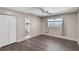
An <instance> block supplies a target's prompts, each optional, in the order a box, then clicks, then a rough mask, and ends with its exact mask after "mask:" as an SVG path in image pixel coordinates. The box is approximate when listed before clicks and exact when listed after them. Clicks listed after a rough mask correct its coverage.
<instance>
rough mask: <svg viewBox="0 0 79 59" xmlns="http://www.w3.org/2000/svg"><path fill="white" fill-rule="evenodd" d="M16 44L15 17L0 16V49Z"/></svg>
mask: <svg viewBox="0 0 79 59" xmlns="http://www.w3.org/2000/svg"><path fill="white" fill-rule="evenodd" d="M14 42H16V16H11V15H5V14H0V47H2V46H5V45H8V44H11V43H14Z"/></svg>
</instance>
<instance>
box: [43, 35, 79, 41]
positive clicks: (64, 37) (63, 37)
mask: <svg viewBox="0 0 79 59" xmlns="http://www.w3.org/2000/svg"><path fill="white" fill-rule="evenodd" d="M43 35H48V34H43ZM48 36H53V37H58V38H62V39H68V40H72V41H77V39H73V38H70V37H66V36H56V35H48ZM77 42H78V41H77Z"/></svg>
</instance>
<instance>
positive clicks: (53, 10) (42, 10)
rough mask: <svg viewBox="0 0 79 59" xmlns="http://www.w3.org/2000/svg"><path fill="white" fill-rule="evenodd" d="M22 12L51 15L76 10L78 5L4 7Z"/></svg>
mask: <svg viewBox="0 0 79 59" xmlns="http://www.w3.org/2000/svg"><path fill="white" fill-rule="evenodd" d="M6 8H8V9H12V10H16V11H19V12H23V13H28V14H33V15H36V16H40V17H44V16H52V15H59V14H64V13H72V12H77V11H78V7H6Z"/></svg>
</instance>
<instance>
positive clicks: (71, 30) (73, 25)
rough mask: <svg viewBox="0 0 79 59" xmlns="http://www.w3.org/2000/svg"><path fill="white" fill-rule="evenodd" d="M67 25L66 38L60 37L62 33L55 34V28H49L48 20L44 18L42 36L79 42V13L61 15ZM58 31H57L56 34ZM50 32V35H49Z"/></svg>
mask: <svg viewBox="0 0 79 59" xmlns="http://www.w3.org/2000/svg"><path fill="white" fill-rule="evenodd" d="M61 16H62V17H63V18H64V20H65V23H66V32H67V33H66V36H62V35H59V34H60V31H59V32H57V33H55V34H54V30H53V28H48V27H47V18H42V34H45V35H49V36H57V37H63V38H70V39H71V40H75V41H76V40H77V13H71V14H64V15H61ZM56 31H58V29H57V30H56V29H55V32H56ZM47 32H48V33H47Z"/></svg>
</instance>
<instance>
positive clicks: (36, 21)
mask: <svg viewBox="0 0 79 59" xmlns="http://www.w3.org/2000/svg"><path fill="white" fill-rule="evenodd" d="M0 13H3V14H10V15H16V16H17V25H16V26H17V41H22V40H24V39H25V17H26V16H31V17H30V18H31V36H32V37H33V36H36V35H39V34H40V33H41V30H40V29H41V20H40V18H39V17H36V16H33V15H28V14H24V13H21V12H17V11H14V10H9V9H6V8H0Z"/></svg>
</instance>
